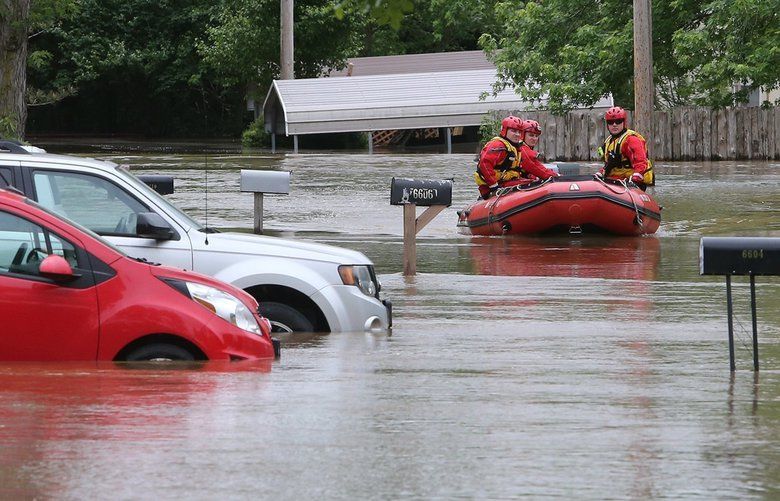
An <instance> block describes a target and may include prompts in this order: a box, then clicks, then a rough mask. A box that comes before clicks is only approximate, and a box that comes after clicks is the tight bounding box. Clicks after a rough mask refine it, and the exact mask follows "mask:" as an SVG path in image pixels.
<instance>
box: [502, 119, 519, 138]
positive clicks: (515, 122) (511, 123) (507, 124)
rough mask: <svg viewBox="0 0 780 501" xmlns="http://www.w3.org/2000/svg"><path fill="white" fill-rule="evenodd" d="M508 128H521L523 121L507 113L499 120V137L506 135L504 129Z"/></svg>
mask: <svg viewBox="0 0 780 501" xmlns="http://www.w3.org/2000/svg"><path fill="white" fill-rule="evenodd" d="M509 129H516V130H523V121H522V120H520V119H519V118H517V117H515V116H512V115H509V116H508V117H506V118H505V119H503V120H501V137H506V131H507V130H509Z"/></svg>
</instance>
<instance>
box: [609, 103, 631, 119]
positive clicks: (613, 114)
mask: <svg viewBox="0 0 780 501" xmlns="http://www.w3.org/2000/svg"><path fill="white" fill-rule="evenodd" d="M626 116H627V115H626V110H624V109H623V108H621V107H620V106H613V107H612V108H610V109H608V110H607V112H606V113H604V120H625V119H626Z"/></svg>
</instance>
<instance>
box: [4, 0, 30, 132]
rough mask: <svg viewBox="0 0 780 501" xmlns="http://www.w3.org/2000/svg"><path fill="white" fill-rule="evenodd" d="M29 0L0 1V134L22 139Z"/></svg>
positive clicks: (25, 119)
mask: <svg viewBox="0 0 780 501" xmlns="http://www.w3.org/2000/svg"><path fill="white" fill-rule="evenodd" d="M29 13H30V0H0V135H10V136H15V137H16V138H18V139H22V138H23V137H24V128H25V123H26V121H27V103H26V101H25V90H26V88H27V17H28V14H29Z"/></svg>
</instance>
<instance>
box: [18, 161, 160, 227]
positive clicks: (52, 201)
mask: <svg viewBox="0 0 780 501" xmlns="http://www.w3.org/2000/svg"><path fill="white" fill-rule="evenodd" d="M33 184H34V185H35V193H36V196H37V199H38V203H40V204H41V205H43V206H44V207H48V208H49V209H51V210H53V211H54V212H56V213H58V214H60V215H62V216H64V217H66V218H69V219H72V220H73V221H76V222H77V223H79V224H81V225H82V226H85V227H87V228H89V229H90V230H92V231H94V232H96V233H99V234H101V235H126V236H135V235H136V223H137V220H138V214H139V213H141V212H149V209H148V208H147V207H146V206H145V205H144V204H142V203H141V202H139V201H138V200H137V199H136V198H134V197H133V196H131V195H130V194H129V193H127V192H126V191H124V190H123V189H121V188H120V187H119V186H117V185H115V184H114V183H112V182H110V181H108V180H106V179H103V178H100V177H96V176H91V175H88V174H79V173H75V172H50V171H44V170H39V171H35V172H33Z"/></svg>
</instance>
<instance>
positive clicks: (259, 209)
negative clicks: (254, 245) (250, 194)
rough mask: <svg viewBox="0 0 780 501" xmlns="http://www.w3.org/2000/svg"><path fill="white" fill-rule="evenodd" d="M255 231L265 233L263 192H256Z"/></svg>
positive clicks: (259, 233) (258, 233)
mask: <svg viewBox="0 0 780 501" xmlns="http://www.w3.org/2000/svg"><path fill="white" fill-rule="evenodd" d="M255 233H256V234H257V235H262V234H263V194H262V193H255Z"/></svg>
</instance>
